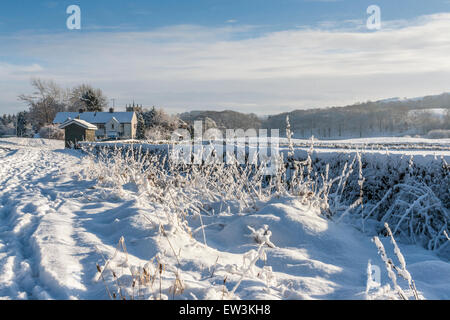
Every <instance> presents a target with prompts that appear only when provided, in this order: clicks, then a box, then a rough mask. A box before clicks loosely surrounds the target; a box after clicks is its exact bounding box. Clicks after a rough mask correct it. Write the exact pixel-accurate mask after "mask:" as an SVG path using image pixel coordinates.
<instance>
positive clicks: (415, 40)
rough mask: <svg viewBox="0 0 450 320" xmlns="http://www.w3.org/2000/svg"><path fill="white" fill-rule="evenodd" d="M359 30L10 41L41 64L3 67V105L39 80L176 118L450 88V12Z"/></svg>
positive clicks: (231, 30)
mask: <svg viewBox="0 0 450 320" xmlns="http://www.w3.org/2000/svg"><path fill="white" fill-rule="evenodd" d="M352 23H353V24H354V25H355V28H354V30H349V29H348V25H349V24H348V22H347V25H346V27H345V28H338V29H336V28H334V29H330V28H328V27H327V28H320V27H318V28H316V29H313V28H302V29H295V30H287V31H281V32H272V33H265V34H262V35H260V36H258V37H252V38H248V37H245V35H246V33H247V32H248V31H254V28H255V27H251V26H239V25H235V24H233V25H229V26H227V27H225V28H215V29H210V28H205V27H200V26H190V25H183V26H173V27H166V28H161V29H157V30H153V31H147V32H104V33H101V32H90V33H71V32H67V33H64V34H56V35H16V36H14V37H4V38H0V41H1V42H2V43H5V44H7V46H5V47H6V49H4V54H5V55H14V54H16V53H17V52H19V55H20V56H21V57H23V58H26V59H27V60H33V61H38V62H39V63H36V64H33V63H32V64H29V65H28V66H25V67H28V68H30V69H29V70H28V71H27V70H26V69H22V70H21V71H20V72H19V71H18V70H16V71H14V68H13V69H8V68H9V67H5V66H6V65H7V64H5V63H3V64H0V74H1V75H2V77H1V80H0V85H1V84H3V83H8V87H9V89H8V92H0V106H4V105H5V101H12V100H13V99H12V98H13V97H14V99H15V96H17V95H18V94H20V93H22V92H27V90H28V91H29V90H30V88H29V84H28V81H29V78H30V76H41V77H44V78H51V79H54V80H55V81H57V82H60V83H62V84H65V85H67V86H69V85H73V84H76V83H79V82H89V83H92V84H93V85H95V86H98V87H101V88H103V89H104V91H105V93H106V94H107V95H109V96H110V98H116V99H118V100H117V101H118V102H117V103H121V104H125V103H128V102H129V101H131V100H132V99H135V100H136V101H137V102H138V103H142V104H144V105H153V104H155V105H161V106H166V107H169V108H170V110H172V111H174V112H178V111H183V110H186V109H200V108H210V109H224V108H233V109H235V110H240V111H244V112H259V113H275V112H280V111H284V110H290V109H295V108H302V107H311V106H328V105H341V104H346V103H352V102H355V101H358V100H367V99H379V98H385V97H391V96H417V95H422V94H423V95H425V94H432V93H441V92H443V91H449V88H448V83H450V82H449V80H450V61H449V59H448V53H449V52H450V33H449V32H448V30H450V14H437V15H432V16H425V17H421V18H418V19H416V20H414V21H391V22H385V23H384V24H383V27H384V28H383V29H382V30H381V31H378V32H366V31H362V30H360V29H359V26H358V24H357V22H354V21H350V24H352ZM328 26H329V25H328ZM41 66H45V69H44V67H41ZM5 70H6V71H5ZM8 70H9V71H8ZM446 86H447V87H446ZM2 99H3V101H2ZM271 107H275V110H272V109H271Z"/></svg>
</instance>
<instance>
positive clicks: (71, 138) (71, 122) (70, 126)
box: [59, 119, 98, 148]
mask: <svg viewBox="0 0 450 320" xmlns="http://www.w3.org/2000/svg"><path fill="white" fill-rule="evenodd" d="M59 128H60V129H64V132H65V141H66V148H70V147H72V146H76V144H77V143H78V142H81V141H95V131H96V130H97V129H98V128H97V127H96V126H94V125H93V124H91V123H89V122H86V121H84V120H80V119H67V121H65V122H64V123H63V124H61V125H60V126H59Z"/></svg>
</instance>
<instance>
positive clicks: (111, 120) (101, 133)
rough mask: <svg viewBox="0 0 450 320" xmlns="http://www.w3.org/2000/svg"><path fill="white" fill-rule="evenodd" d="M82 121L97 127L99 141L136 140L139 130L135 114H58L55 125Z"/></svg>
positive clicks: (111, 112)
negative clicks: (68, 120) (114, 139)
mask: <svg viewBox="0 0 450 320" xmlns="http://www.w3.org/2000/svg"><path fill="white" fill-rule="evenodd" d="M69 118H71V119H80V120H84V121H86V122H89V123H91V124H93V125H95V126H96V127H97V130H96V131H95V136H96V138H97V139H103V138H118V139H134V138H135V137H136V130H137V116H136V113H135V112H113V111H110V112H58V113H57V114H56V117H55V120H53V124H58V125H59V124H62V123H64V122H65V121H66V120H67V119H69Z"/></svg>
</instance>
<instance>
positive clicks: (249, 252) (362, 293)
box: [0, 138, 450, 299]
mask: <svg viewBox="0 0 450 320" xmlns="http://www.w3.org/2000/svg"><path fill="white" fill-rule="evenodd" d="M442 144H443V146H444V148H445V147H448V142H444V143H442ZM63 147H64V143H63V142H55V141H49V140H41V139H18V138H8V139H0V298H3V299H109V298H110V295H111V296H112V295H113V294H115V295H116V296H117V297H118V298H120V296H126V298H127V299H130V298H132V297H134V298H145V299H148V298H155V299H158V298H169V299H172V298H173V297H175V298H176V299H222V298H225V299H366V298H378V299H398V294H397V292H396V291H395V290H394V289H393V285H392V282H391V280H390V279H389V278H388V275H387V271H386V268H385V266H384V262H383V260H381V258H380V256H379V254H378V252H377V247H376V246H375V244H374V243H373V242H372V241H371V238H370V237H369V236H368V235H366V234H363V233H361V232H360V231H358V230H357V229H355V228H354V227H352V226H350V225H346V224H344V223H338V222H334V221H332V220H330V219H326V218H325V217H323V216H322V215H320V211H319V208H316V207H314V206H311V205H306V204H305V203H302V202H301V201H300V200H299V199H297V198H295V197H290V196H286V197H274V198H271V199H270V200H268V201H266V202H258V204H257V205H256V206H255V209H254V210H239V208H237V207H236V206H231V208H230V209H229V207H227V206H216V207H214V208H209V210H210V211H208V212H207V211H204V212H202V213H201V215H186V216H185V217H184V218H185V220H184V221H183V223H185V224H186V226H187V227H186V228H185V229H183V228H179V227H178V225H177V224H176V223H173V221H171V219H172V215H171V212H170V211H169V210H170V207H169V206H165V205H164V204H161V203H155V202H151V201H149V200H148V199H147V197H145V195H144V193H142V192H141V190H140V189H139V188H137V187H136V185H135V184H133V183H129V182H127V183H124V184H123V185H122V186H121V187H120V188H116V187H115V186H112V185H111V186H110V185H108V183H99V180H108V178H109V177H101V176H97V179H93V178H91V179H89V178H88V176H86V175H85V174H83V170H85V169H86V166H87V165H89V164H90V165H95V163H94V164H93V163H89V162H87V161H86V159H84V156H83V154H82V153H81V152H80V151H74V150H64V148H63ZM441 152H447V151H441ZM136 179H137V178H136ZM174 201H175V202H176V201H182V200H181V199H175V200H174ZM212 210H214V214H210V213H211V212H212ZM202 225H203V227H202ZM265 226H267V227H265ZM249 227H251V228H253V229H254V230H255V232H252V231H251V229H250V228H249ZM264 228H268V230H270V232H271V236H270V238H269V235H270V233H266V232H265V231H264V230H265V229H264ZM186 229H188V230H191V232H190V233H188V232H186V231H185V230H186ZM260 229H261V230H260ZM203 230H204V232H203ZM122 237H123V238H122ZM121 239H123V241H121ZM255 240H256V241H255ZM265 241H266V242H267V243H268V244H269V245H267V243H265ZM381 241H382V243H383V244H384V246H385V248H386V251H387V255H388V257H389V258H392V259H393V260H394V262H395V263H396V264H398V262H397V261H396V260H395V259H394V258H395V254H394V251H393V245H392V244H391V243H390V241H389V239H388V238H381ZM399 246H400V249H401V252H402V253H403V255H404V257H405V259H406V264H407V269H408V271H409V272H410V273H411V275H412V278H413V279H414V281H415V285H416V287H417V290H418V291H419V294H420V295H421V296H422V297H423V298H425V299H450V263H449V262H448V260H445V259H444V258H443V257H438V256H437V255H436V254H435V253H434V252H432V251H427V250H425V249H423V248H422V247H420V246H418V245H405V244H399ZM117 247H119V250H116V248H117ZM115 253H116V254H115ZM108 259H111V261H110V262H109V263H106V260H108ZM369 261H370V262H371V265H372V266H375V270H379V271H380V272H381V279H380V280H381V286H382V287H381V288H375V289H371V290H369V292H368V293H367V292H366V289H367V287H366V286H367V278H368V276H367V266H368V263H369ZM97 265H98V267H97ZM99 270H100V271H102V273H99ZM112 271H114V274H113V272H112ZM375 273H376V272H375ZM133 280H134V281H135V286H133ZM402 281H403V280H401V279H398V282H399V285H400V286H402V288H403V290H404V291H406V292H408V293H410V292H409V291H408V285H407V283H406V282H405V281H403V282H402Z"/></svg>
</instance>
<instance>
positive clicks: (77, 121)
mask: <svg viewBox="0 0 450 320" xmlns="http://www.w3.org/2000/svg"><path fill="white" fill-rule="evenodd" d="M71 124H77V125H79V126H80V127H83V128H85V129H91V130H97V129H98V128H97V126H94V125H93V124H91V123H89V122H87V121H84V120H80V119H71V118H69V119H67V120H66V121H65V122H64V123H63V124H61V125H60V126H59V128H60V129H64V128H65V127H67V126H70V125H71Z"/></svg>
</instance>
